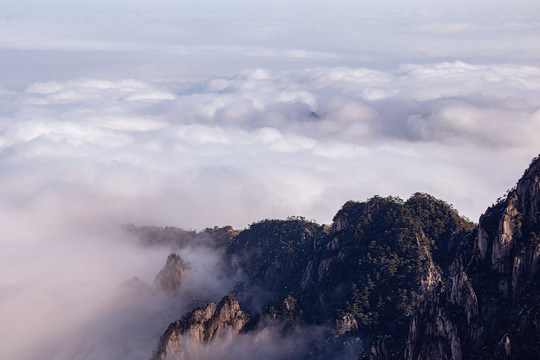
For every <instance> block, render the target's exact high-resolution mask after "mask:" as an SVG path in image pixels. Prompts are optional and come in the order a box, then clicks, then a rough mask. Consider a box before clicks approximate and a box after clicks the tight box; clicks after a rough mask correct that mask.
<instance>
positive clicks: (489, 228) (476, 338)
mask: <svg viewBox="0 0 540 360" xmlns="http://www.w3.org/2000/svg"><path fill="white" fill-rule="evenodd" d="M539 194H540V158H537V159H535V160H533V162H532V163H531V165H530V167H529V169H527V170H526V171H525V173H524V175H523V177H522V178H521V179H520V180H519V182H518V183H517V186H516V187H515V189H513V190H512V191H510V192H509V193H508V195H507V197H506V199H502V200H501V201H499V202H498V203H497V204H496V205H494V206H492V207H490V208H489V209H488V210H487V211H486V212H485V213H484V214H483V215H482V216H481V218H480V224H479V226H478V230H477V233H476V236H475V237H474V238H472V239H467V240H465V241H463V242H462V244H460V248H459V250H458V253H457V255H456V257H455V259H454V261H453V263H452V265H451V270H450V273H449V275H448V276H447V277H446V278H445V279H443V280H441V281H440V282H439V284H438V286H437V288H436V289H432V290H430V289H425V291H424V299H423V301H422V304H421V306H420V308H419V310H418V311H417V313H416V315H415V316H414V318H413V320H412V321H411V324H410V327H409V336H408V340H407V345H406V349H405V354H404V355H405V359H411V360H412V359H454V360H460V359H492V358H498V359H538V358H540V353H539V349H540V345H539V344H540V305H539V301H538V300H539V299H540V271H539V269H540V239H539V236H538V234H540V195H539Z"/></svg>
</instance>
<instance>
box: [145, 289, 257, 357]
mask: <svg viewBox="0 0 540 360" xmlns="http://www.w3.org/2000/svg"><path fill="white" fill-rule="evenodd" d="M248 320H249V316H248V315H247V314H246V313H244V312H243V311H242V310H241V309H240V305H239V304H238V301H236V299H235V298H234V297H233V296H231V295H228V296H225V297H224V298H223V299H222V300H221V301H220V302H219V303H218V304H217V305H216V304H214V303H210V304H208V305H207V306H206V307H205V308H202V307H198V308H196V309H195V310H193V311H192V312H190V313H188V314H187V315H185V316H184V317H183V318H182V319H180V320H176V321H175V322H173V323H172V324H170V325H169V327H168V328H167V330H166V331H165V333H164V334H163V336H162V337H161V339H160V341H159V344H158V347H157V349H156V351H155V352H154V356H153V357H152V360H181V359H184V358H188V357H189V358H193V354H190V353H189V351H190V350H191V351H192V352H193V349H194V348H196V347H197V346H204V344H205V343H207V342H209V341H211V340H213V339H215V338H222V337H224V336H227V335H234V334H237V333H238V332H239V331H240V330H241V329H242V328H243V327H244V325H246V323H247V322H248Z"/></svg>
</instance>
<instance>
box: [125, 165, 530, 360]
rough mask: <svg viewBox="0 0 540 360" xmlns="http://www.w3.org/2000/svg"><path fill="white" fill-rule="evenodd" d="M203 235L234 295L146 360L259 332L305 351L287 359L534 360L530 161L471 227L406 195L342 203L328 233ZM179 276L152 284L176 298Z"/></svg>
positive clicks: (177, 327) (176, 266)
mask: <svg viewBox="0 0 540 360" xmlns="http://www.w3.org/2000/svg"><path fill="white" fill-rule="evenodd" d="M130 231H132V232H135V233H137V231H138V230H137V229H136V228H134V227H132V228H130ZM152 231H153V233H155V234H159V230H158V229H156V228H152ZM174 233H179V234H183V233H182V232H181V231H171V228H167V234H169V235H168V237H167V242H168V243H175V244H178V243H180V240H176V239H175V238H174V236H171V235H170V234H174ZM203 233H204V236H202V235H201V234H195V235H194V236H193V239H197V238H204V241H205V244H206V245H205V246H209V248H212V249H214V250H216V249H218V250H219V251H220V253H221V254H222V255H223V259H224V263H225V267H224V269H223V274H224V275H223V276H233V275H234V276H236V279H237V281H236V285H235V286H233V287H232V288H231V289H230V293H232V294H233V295H234V297H233V295H228V296H225V297H224V298H223V299H222V300H221V301H220V302H219V303H218V304H217V305H215V304H214V303H209V304H208V305H206V306H205V307H198V308H196V309H195V310H193V311H191V312H189V313H187V314H185V315H184V316H183V317H181V319H180V320H176V321H174V322H173V323H171V325H170V326H169V327H168V329H167V330H166V331H165V333H164V334H163V336H162V337H161V340H160V341H159V344H158V346H157V348H156V350H155V352H154V357H153V359H154V360H157V359H160V360H165V359H169V360H172V359H188V358H200V359H205V357H204V356H202V355H200V356H199V355H197V356H189V354H188V352H189V351H191V350H190V349H191V348H190V347H189V346H187V345H186V344H188V343H193V342H195V343H197V344H201V346H206V345H207V344H210V343H212V342H214V341H216V340H215V339H217V338H222V337H223V336H225V335H227V336H232V337H233V338H234V336H239V335H238V334H239V333H240V332H242V333H247V334H249V333H250V332H251V333H256V332H260V331H265V330H268V329H274V330H273V331H274V332H275V333H278V334H279V336H281V337H282V338H284V339H286V338H291V337H295V338H294V339H295V344H303V346H304V347H302V346H297V352H295V354H294V357H290V358H291V359H292V358H303V359H349V358H350V359H358V358H363V359H373V360H383V359H384V360H387V359H407V360H409V359H410V360H413V359H422V360H423V359H426V360H427V359H453V360H462V359H471V360H472V359H540V158H535V159H534V160H533V161H532V163H531V164H530V166H529V168H528V169H527V170H526V171H525V173H524V174H523V176H522V177H521V179H520V180H519V181H518V182H517V184H516V186H515V187H514V188H513V189H511V190H509V191H508V193H507V195H506V196H504V197H501V198H500V199H499V200H497V202H496V203H494V204H493V205H492V206H490V207H489V208H488V209H487V210H486V212H485V213H484V214H483V215H482V216H481V217H480V220H479V223H478V224H474V223H472V222H471V221H469V220H468V219H466V218H463V217H461V216H460V215H459V214H458V212H457V211H456V210H455V209H454V208H453V207H452V206H451V205H449V204H447V203H446V202H444V201H442V200H439V199H436V198H434V197H433V196H431V195H428V194H423V193H417V194H414V195H413V196H411V197H410V198H409V199H407V200H402V199H400V198H396V197H380V196H374V197H373V198H371V199H368V200H367V201H364V202H355V201H349V202H347V203H345V204H344V205H343V207H342V208H341V209H340V210H339V211H338V212H337V214H336V216H335V217H334V219H333V223H332V224H331V226H326V225H319V224H317V223H315V222H313V221H310V220H308V219H305V218H303V217H291V218H288V219H286V220H273V219H266V220H263V221H260V222H257V223H254V224H252V225H251V226H250V227H249V228H247V229H245V230H243V231H236V230H232V229H231V228H230V227H226V228H214V229H213V230H211V231H210V230H209V229H207V230H205V231H204V232H203ZM145 234H146V235H145V236H147V237H148V231H147V230H145ZM213 234H215V236H214V235H213ZM225 235H226V236H225ZM182 236H185V235H182ZM157 238H159V236H157ZM224 239H225V240H224ZM194 241H195V240H194ZM216 251H217V250H216ZM186 268H187V266H186V264H185V262H183V260H181V258H180V257H179V256H178V255H171V256H169V258H168V259H167V265H166V266H165V268H164V269H163V270H162V272H161V273H160V274H159V275H158V276H157V277H156V283H157V284H159V286H160V287H161V288H162V289H164V290H166V291H171V290H172V291H178V289H180V291H181V283H182V279H183V277H184V276H185V270H186ZM241 309H242V310H241ZM248 313H249V314H250V315H249V316H248ZM171 320H174V319H171ZM248 320H249V321H248ZM276 329H277V330H276ZM308 333H309V334H310V335H309V336H307V335H306V334H308ZM304 349H305V350H304ZM272 351H273V350H271V349H268V350H267V353H268V356H267V357H268V358H269V359H273V358H287V357H286V356H284V355H283V354H281V355H280V356H279V357H277V355H272ZM192 355H193V354H192ZM224 358H227V357H224ZM263 358H264V357H263Z"/></svg>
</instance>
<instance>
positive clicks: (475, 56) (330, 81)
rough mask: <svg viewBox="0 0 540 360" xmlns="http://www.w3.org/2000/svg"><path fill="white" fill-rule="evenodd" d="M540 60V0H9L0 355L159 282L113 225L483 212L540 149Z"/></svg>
mask: <svg viewBox="0 0 540 360" xmlns="http://www.w3.org/2000/svg"><path fill="white" fill-rule="evenodd" d="M539 64H540V3H539V2H538V1H525V0H522V1H514V2H493V1H460V0H458V1H437V2H433V1H420V0H418V1H407V2H398V1H390V0H386V1H378V2H373V1H370V2H368V1H360V0H357V1H345V0H338V1H333V2H329V1H320V0H312V1H305V0H298V1H290V0H289V1H266V0H262V1H257V2H253V1H240V0H227V1H165V0H161V1H154V2H151V3H150V2H148V1H123V0H109V1H62V0H50V1H39V2H38V1H33V0H26V1H25V0H18V1H14V0H4V1H3V2H2V4H0V174H1V176H0V227H1V228H2V235H1V237H0V247H1V249H2V250H1V251H0V274H2V275H0V314H1V315H2V317H3V318H5V319H7V320H6V321H4V323H3V325H0V334H1V335H2V337H3V338H5V339H11V340H12V341H8V342H6V343H9V344H11V345H10V346H7V347H6V348H4V349H1V350H0V357H2V358H15V357H16V358H23V356H22V347H23V346H22V345H21V344H22V339H24V341H26V342H27V343H29V344H38V343H39V342H40V341H44V336H45V335H44V334H45V332H47V331H49V330H50V329H49V330H47V331H45V330H46V329H47V327H46V326H45V327H44V328H43V329H44V330H43V331H36V332H35V333H33V334H32V335H28V334H27V331H26V327H25V325H24V324H27V323H28V321H33V320H35V321H43V322H45V323H46V322H47V321H48V320H50V318H49V316H48V315H47V314H55V316H56V317H57V318H58V316H59V315H58V314H64V315H63V316H60V318H61V320H62V321H59V326H58V328H57V329H56V330H55V331H56V332H55V334H58V336H61V334H62V332H63V331H66V329H68V328H72V327H73V326H76V325H77V324H79V323H80V322H81V321H82V320H81V319H83V318H84V316H88V314H90V313H92V311H94V310H95V309H94V310H91V309H93V306H94V305H95V304H97V303H99V302H100V301H101V300H103V299H105V298H106V297H107V296H109V295H110V293H111V291H112V290H111V289H114V288H115V287H116V286H117V285H118V284H120V283H122V282H124V281H126V280H128V279H129V278H131V277H132V276H139V277H141V278H146V279H147V280H149V281H151V279H152V276H154V275H155V271H156V270H157V269H159V266H161V264H162V263H163V262H164V260H165V259H164V258H163V256H166V254H163V253H162V252H159V251H158V252H157V253H156V252H152V251H142V250H140V249H137V248H134V247H132V246H131V245H129V241H128V240H126V239H125V238H124V237H125V236H124V235H122V234H120V233H118V228H119V226H120V225H121V224H126V223H134V224H136V225H158V226H179V227H183V228H186V229H204V228H205V227H213V226H215V225H218V226H224V225H229V224H230V225H233V226H234V227H235V228H238V229H242V228H245V227H246V226H248V225H249V224H250V223H252V222H254V221H257V220H261V219H265V218H286V217H287V216H291V215H300V216H305V217H307V218H309V219H314V220H316V221H318V222H320V223H326V224H329V223H331V221H332V217H333V216H334V214H335V213H336V212H337V210H338V209H339V208H340V207H341V205H343V203H345V202H346V201H348V200H358V201H363V200H366V199H368V198H369V197H371V196H373V195H376V194H378V195H382V196H388V195H395V196H400V197H402V198H403V199H406V198H408V197H409V196H411V195H412V194H413V193H414V192H417V191H420V192H427V193H430V194H432V195H434V196H436V197H438V198H440V199H443V200H445V201H447V202H449V203H451V204H452V205H453V206H454V207H455V208H456V209H457V210H458V211H459V212H460V214H462V215H464V216H467V217H469V218H470V219H471V220H472V221H477V220H478V218H479V216H480V214H481V213H482V212H483V211H484V210H485V209H486V208H487V207H488V206H489V205H491V204H492V203H493V202H495V201H496V199H497V198H498V197H500V196H502V195H504V193H505V191H506V190H507V189H509V188H511V187H512V186H513V185H514V184H515V183H516V181H517V180H518V179H519V177H520V176H521V174H522V172H523V171H524V170H525V168H526V167H527V166H528V164H529V162H530V161H531V159H532V158H533V157H534V156H536V155H538V153H539V152H540V139H539V138H538V135H537V134H539V133H540V111H539V110H540V65H539ZM119 258H121V259H122V260H121V261H119ZM96 264H99V266H98V268H99V270H98V271H97V270H96ZM66 269H68V270H66ZM66 271H67V272H68V273H69V275H66ZM88 289H95V291H89V290H88ZM53 290H54V292H53ZM57 292H62V293H63V294H64V295H63V297H62V298H61V299H60V300H59V299H58V298H56V297H55V295H53V294H56V293H57ZM81 298H86V299H89V300H88V301H87V303H88V305H84V306H83V305H81V302H80V299H81ZM74 304H78V305H77V306H75V305H74ZM66 308H71V309H72V311H69V312H63V309H66ZM29 309H30V310H29ZM57 318H56V319H55V321H58V319H57ZM36 319H37V320H36Z"/></svg>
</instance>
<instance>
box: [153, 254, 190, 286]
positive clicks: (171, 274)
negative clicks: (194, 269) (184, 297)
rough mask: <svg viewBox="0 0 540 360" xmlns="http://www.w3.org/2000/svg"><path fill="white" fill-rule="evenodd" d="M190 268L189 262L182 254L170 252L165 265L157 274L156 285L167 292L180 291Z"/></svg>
mask: <svg viewBox="0 0 540 360" xmlns="http://www.w3.org/2000/svg"><path fill="white" fill-rule="evenodd" d="M189 268H190V265H189V263H188V262H186V261H184V259H182V258H181V257H180V255H177V254H170V255H169V257H168V258H167V262H166V263H165V267H164V268H163V269H162V270H161V271H160V272H159V274H157V276H156V280H155V283H156V286H157V287H158V289H160V290H161V291H164V292H166V293H173V292H175V291H178V290H179V289H180V287H181V286H182V283H183V282H184V280H185V279H186V276H187V274H188V271H189Z"/></svg>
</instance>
